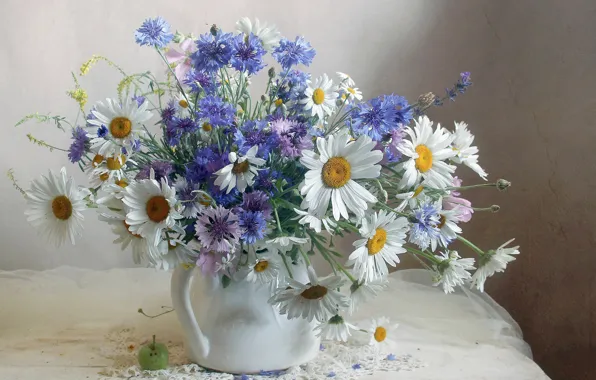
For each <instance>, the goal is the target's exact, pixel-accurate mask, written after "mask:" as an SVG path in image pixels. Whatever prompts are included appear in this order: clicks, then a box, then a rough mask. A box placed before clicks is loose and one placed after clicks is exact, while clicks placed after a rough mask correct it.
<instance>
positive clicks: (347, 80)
mask: <svg viewBox="0 0 596 380" xmlns="http://www.w3.org/2000/svg"><path fill="white" fill-rule="evenodd" d="M336 74H337V76H338V77H339V82H340V84H345V85H346V86H350V87H354V86H355V85H356V82H354V79H352V77H351V76H349V75H348V74H346V73H342V72H340V71H337V72H336Z"/></svg>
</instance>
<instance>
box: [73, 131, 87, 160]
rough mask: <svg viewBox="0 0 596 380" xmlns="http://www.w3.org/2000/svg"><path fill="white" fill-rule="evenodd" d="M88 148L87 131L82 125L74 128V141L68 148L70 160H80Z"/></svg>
mask: <svg viewBox="0 0 596 380" xmlns="http://www.w3.org/2000/svg"><path fill="white" fill-rule="evenodd" d="M88 149H89V137H87V132H85V130H84V129H83V128H81V127H76V128H74V129H73V130H72V143H71V144H70V148H68V158H69V159H70V162H72V163H76V162H79V161H80V160H81V158H82V157H83V155H84V154H85V152H86V151H87V150H88Z"/></svg>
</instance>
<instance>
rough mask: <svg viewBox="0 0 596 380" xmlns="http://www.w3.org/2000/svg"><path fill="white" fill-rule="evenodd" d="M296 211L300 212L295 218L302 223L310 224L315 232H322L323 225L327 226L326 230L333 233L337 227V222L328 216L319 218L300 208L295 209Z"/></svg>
mask: <svg viewBox="0 0 596 380" xmlns="http://www.w3.org/2000/svg"><path fill="white" fill-rule="evenodd" d="M294 212H296V214H298V216H297V217H296V218H294V220H298V219H299V220H298V223H299V224H301V225H305V224H308V226H309V227H310V228H312V229H313V230H315V232H317V233H320V232H321V231H322V227H325V230H326V231H327V232H329V233H330V234H333V230H334V229H335V227H337V223H335V222H334V221H333V220H331V219H330V218H328V217H324V218H317V217H316V216H314V215H311V214H309V213H308V212H306V211H302V210H298V209H297V208H295V209H294Z"/></svg>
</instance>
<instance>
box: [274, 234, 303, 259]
mask: <svg viewBox="0 0 596 380" xmlns="http://www.w3.org/2000/svg"><path fill="white" fill-rule="evenodd" d="M307 242H308V239H307V238H299V237H295V236H278V237H276V238H275V239H271V240H267V246H266V247H264V248H267V250H268V251H269V252H270V253H271V254H272V255H275V254H278V253H279V254H282V255H283V254H285V253H286V252H288V251H290V250H291V249H292V247H293V246H294V245H302V244H306V243H307Z"/></svg>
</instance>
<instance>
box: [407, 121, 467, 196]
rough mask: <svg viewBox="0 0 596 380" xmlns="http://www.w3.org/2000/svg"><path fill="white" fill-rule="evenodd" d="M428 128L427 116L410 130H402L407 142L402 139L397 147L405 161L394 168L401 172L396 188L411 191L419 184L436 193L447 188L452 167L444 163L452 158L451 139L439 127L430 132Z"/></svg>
mask: <svg viewBox="0 0 596 380" xmlns="http://www.w3.org/2000/svg"><path fill="white" fill-rule="evenodd" d="M432 126H433V122H432V121H430V120H429V118H428V117H427V116H421V117H420V118H419V119H418V120H417V121H416V125H415V126H414V127H413V128H410V127H408V128H406V133H407V134H408V135H409V136H410V140H408V139H404V141H403V142H402V144H401V145H400V146H399V147H398V149H399V150H400V152H401V153H402V154H403V155H404V158H403V159H404V160H405V161H403V162H402V163H400V164H399V165H398V166H397V169H398V170H402V169H403V170H405V172H404V175H403V177H402V179H401V180H400V182H399V187H400V188H412V187H415V186H418V185H419V184H420V183H421V182H422V181H423V183H424V184H426V185H428V186H430V187H434V188H438V189H444V188H446V187H448V186H451V184H452V182H453V177H452V174H453V172H454V171H455V166H453V165H449V164H447V163H446V162H444V160H446V159H449V158H451V157H453V156H455V154H456V152H455V151H454V150H453V149H451V146H450V145H451V142H452V140H453V136H452V135H451V134H450V133H449V132H448V131H447V130H446V129H445V128H442V127H441V126H440V125H437V128H436V129H435V131H434V132H433V128H432Z"/></svg>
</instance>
